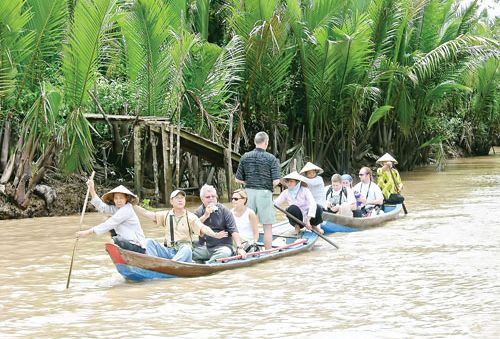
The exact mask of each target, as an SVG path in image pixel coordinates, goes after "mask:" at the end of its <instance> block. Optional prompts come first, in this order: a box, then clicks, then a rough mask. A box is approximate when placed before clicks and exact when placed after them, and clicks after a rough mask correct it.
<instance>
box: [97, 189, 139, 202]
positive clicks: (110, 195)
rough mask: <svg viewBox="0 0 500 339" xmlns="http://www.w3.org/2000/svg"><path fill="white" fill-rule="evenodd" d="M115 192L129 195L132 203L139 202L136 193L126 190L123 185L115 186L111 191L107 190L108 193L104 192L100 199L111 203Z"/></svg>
mask: <svg viewBox="0 0 500 339" xmlns="http://www.w3.org/2000/svg"><path fill="white" fill-rule="evenodd" d="M115 193H124V194H126V195H128V196H129V197H130V203H131V204H132V205H136V204H138V203H139V198H138V197H137V195H135V194H134V193H132V192H130V191H129V190H128V188H127V187H125V186H123V185H120V186H118V187H115V188H113V189H112V190H111V191H109V192H108V193H106V194H104V195H103V196H102V198H101V199H102V201H104V202H105V203H106V204H109V203H112V202H113V195H114V194H115Z"/></svg>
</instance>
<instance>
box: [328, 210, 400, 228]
mask: <svg viewBox="0 0 500 339" xmlns="http://www.w3.org/2000/svg"><path fill="white" fill-rule="evenodd" d="M402 208H403V205H402V204H397V205H384V213H383V214H380V215H376V216H370V217H364V218H354V217H347V216H344V215H337V214H334V213H330V212H323V220H325V221H326V222H325V223H324V224H323V225H321V228H322V229H323V230H324V231H325V234H330V233H335V232H354V231H361V230H365V229H367V228H371V227H376V226H380V225H381V224H383V223H385V222H387V221H389V220H393V219H395V218H397V217H398V216H399V213H400V212H401V209H402Z"/></svg>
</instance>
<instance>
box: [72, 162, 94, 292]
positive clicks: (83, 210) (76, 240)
mask: <svg viewBox="0 0 500 339" xmlns="http://www.w3.org/2000/svg"><path fill="white" fill-rule="evenodd" d="M94 174H95V172H94V171H92V174H91V175H90V180H93V179H94ZM89 193H90V188H89V187H87V194H85V200H84V201H83V208H82V214H81V215H80V226H79V231H81V230H82V222H83V216H84V215H85V210H86V209H87V200H88V199H89ZM77 244H78V238H76V239H75V246H73V254H72V255H71V264H70V265H69V273H68V281H66V289H68V288H69V282H70V280H71V271H73V260H74V259H75V252H76V245H77Z"/></svg>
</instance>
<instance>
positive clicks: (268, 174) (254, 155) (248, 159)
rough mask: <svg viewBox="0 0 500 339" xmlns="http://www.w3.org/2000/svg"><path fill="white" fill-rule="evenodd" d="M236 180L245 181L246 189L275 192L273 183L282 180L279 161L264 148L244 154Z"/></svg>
mask: <svg viewBox="0 0 500 339" xmlns="http://www.w3.org/2000/svg"><path fill="white" fill-rule="evenodd" d="M236 178H237V179H238V180H242V181H244V182H245V183H246V184H245V188H253V189H262V190H269V191H271V192H272V191H273V181H274V180H276V179H279V178H280V164H279V161H278V159H276V157H275V156H274V155H272V154H271V153H268V152H266V151H265V150H264V149H262V148H255V149H254V150H253V151H250V152H247V153H245V154H243V156H242V157H241V159H240V164H239V165H238V170H237V171H236Z"/></svg>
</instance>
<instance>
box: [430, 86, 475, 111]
mask: <svg viewBox="0 0 500 339" xmlns="http://www.w3.org/2000/svg"><path fill="white" fill-rule="evenodd" d="M453 92H464V93H470V92H472V89H471V88H470V87H468V86H465V85H462V84H459V83H456V82H454V81H444V82H442V83H440V84H438V85H437V86H435V87H433V88H431V89H429V90H428V91H427V93H426V95H425V99H424V103H425V105H426V106H428V107H430V106H432V105H433V104H435V103H436V102H439V101H440V100H441V99H442V98H443V97H444V96H446V95H450V94H451V93H453Z"/></svg>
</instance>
